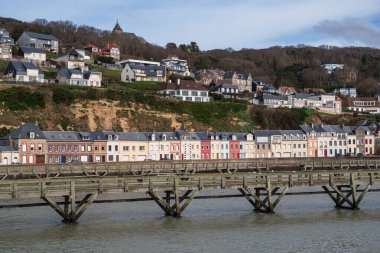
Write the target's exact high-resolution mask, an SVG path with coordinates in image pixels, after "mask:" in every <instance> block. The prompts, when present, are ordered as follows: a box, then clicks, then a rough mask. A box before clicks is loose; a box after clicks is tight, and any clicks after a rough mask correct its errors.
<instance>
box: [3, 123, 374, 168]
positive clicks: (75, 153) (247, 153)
mask: <svg viewBox="0 0 380 253" xmlns="http://www.w3.org/2000/svg"><path fill="white" fill-rule="evenodd" d="M379 132H380V123H377V122H369V121H363V122H360V123H359V124H358V125H357V126H343V125H311V126H310V125H303V126H300V127H299V129H297V130H254V131H252V132H250V133H229V132H188V131H183V130H181V131H176V132H150V133H148V132H135V133H130V132H111V131H108V132H107V131H104V132H85V131H83V132H81V131H41V129H40V128H39V127H38V124H34V123H27V124H24V125H22V126H21V127H19V128H18V129H16V130H14V131H13V132H11V133H10V134H8V135H6V136H4V137H2V138H0V145H1V146H0V161H1V164H3V165H4V164H19V163H22V164H36V163H50V164H57V163H69V162H79V161H80V162H83V163H91V162H122V161H144V160H199V159H202V160H203V159H245V158H277V157H299V158H302V157H335V156H348V155H351V156H356V155H363V156H366V155H375V154H379V151H380V149H379V147H380V135H379Z"/></svg>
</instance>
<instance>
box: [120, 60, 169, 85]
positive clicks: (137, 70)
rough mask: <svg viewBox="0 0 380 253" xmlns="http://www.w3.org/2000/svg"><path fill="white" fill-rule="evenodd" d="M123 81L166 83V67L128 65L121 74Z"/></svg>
mask: <svg viewBox="0 0 380 253" xmlns="http://www.w3.org/2000/svg"><path fill="white" fill-rule="evenodd" d="M121 81H122V82H132V81H155V82H166V69H165V67H164V66H154V65H151V66H141V65H129V64H127V65H125V67H124V69H123V71H122V72H121Z"/></svg>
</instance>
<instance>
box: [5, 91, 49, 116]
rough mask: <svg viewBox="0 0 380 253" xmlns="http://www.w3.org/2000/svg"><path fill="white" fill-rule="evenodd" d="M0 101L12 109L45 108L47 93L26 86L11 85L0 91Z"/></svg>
mask: <svg viewBox="0 0 380 253" xmlns="http://www.w3.org/2000/svg"><path fill="white" fill-rule="evenodd" d="M0 102H2V103H3V105H4V107H5V108H7V109H9V110H11V111H19V110H27V109H29V108H30V109H38V108H45V95H44V94H43V93H41V92H39V91H34V92H33V91H32V90H31V89H29V88H26V87H11V88H9V89H5V90H1V91H0Z"/></svg>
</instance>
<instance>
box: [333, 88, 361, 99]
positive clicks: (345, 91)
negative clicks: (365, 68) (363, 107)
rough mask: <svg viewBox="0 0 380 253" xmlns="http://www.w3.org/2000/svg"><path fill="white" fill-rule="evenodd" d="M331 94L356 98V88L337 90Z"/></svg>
mask: <svg viewBox="0 0 380 253" xmlns="http://www.w3.org/2000/svg"><path fill="white" fill-rule="evenodd" d="M333 94H335V95H338V94H340V95H341V96H343V97H351V98H356V96H357V93H356V88H338V89H334V90H333Z"/></svg>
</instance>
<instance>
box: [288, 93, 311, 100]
mask: <svg viewBox="0 0 380 253" xmlns="http://www.w3.org/2000/svg"><path fill="white" fill-rule="evenodd" d="M311 96H314V94H308V93H296V94H294V95H292V97H293V98H296V99H306V98H309V97H311Z"/></svg>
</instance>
